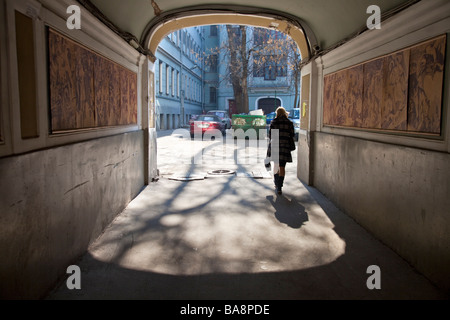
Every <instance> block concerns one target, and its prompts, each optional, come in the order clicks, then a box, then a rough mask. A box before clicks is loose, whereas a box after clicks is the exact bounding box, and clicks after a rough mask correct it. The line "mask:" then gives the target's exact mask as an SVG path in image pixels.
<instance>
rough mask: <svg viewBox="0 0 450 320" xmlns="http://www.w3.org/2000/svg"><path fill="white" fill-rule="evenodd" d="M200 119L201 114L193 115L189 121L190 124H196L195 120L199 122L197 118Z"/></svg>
mask: <svg viewBox="0 0 450 320" xmlns="http://www.w3.org/2000/svg"><path fill="white" fill-rule="evenodd" d="M198 117H200V115H199V114H193V115H192V116H191V118H190V119H189V124H191V123H192V122H194V121H195V120H197V118H198Z"/></svg>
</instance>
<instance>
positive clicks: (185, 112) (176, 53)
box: [155, 27, 205, 130]
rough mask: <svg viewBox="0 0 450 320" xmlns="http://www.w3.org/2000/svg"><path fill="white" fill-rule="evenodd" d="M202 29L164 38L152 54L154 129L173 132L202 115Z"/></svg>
mask: <svg viewBox="0 0 450 320" xmlns="http://www.w3.org/2000/svg"><path fill="white" fill-rule="evenodd" d="M204 31H205V28H203V27H192V28H186V29H182V30H178V31H176V32H173V33H171V34H170V35H168V36H167V37H165V38H164V39H163V40H162V42H161V44H160V45H159V47H158V51H157V52H156V57H157V59H158V60H157V61H156V64H155V67H156V70H155V71H156V72H155V91H156V110H155V113H156V127H157V128H158V129H160V130H168V129H175V128H179V127H182V126H185V125H186V124H187V123H189V119H190V117H191V115H194V114H201V113H203V111H204V97H203V94H204V92H203V83H204V68H203V62H202V59H201V57H202V52H203V50H204V44H205V41H204Z"/></svg>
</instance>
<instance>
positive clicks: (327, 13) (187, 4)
mask: <svg viewBox="0 0 450 320" xmlns="http://www.w3.org/2000/svg"><path fill="white" fill-rule="evenodd" d="M418 1H419V0H377V1H373V0H277V1H273V0H246V1H244V2H242V0H227V1H223V0H128V1H123V0H83V1H80V2H82V3H83V2H91V3H92V4H93V5H95V6H96V7H97V8H98V9H99V10H100V12H101V13H102V14H103V15H104V16H105V17H107V18H108V19H109V20H110V21H111V22H112V23H113V24H114V25H115V26H117V27H118V28H120V29H121V30H122V31H124V32H128V33H130V34H132V35H134V36H135V37H136V38H137V39H141V42H143V41H144V40H148V38H150V37H152V35H149V34H146V33H148V31H149V29H152V30H157V29H158V28H154V27H156V26H157V25H158V24H160V23H166V22H167V21H169V20H165V19H161V17H166V18H169V16H172V17H175V16H176V15H179V16H192V14H194V13H195V12H196V10H198V9H199V8H201V9H202V10H203V9H208V8H209V9H211V10H218V9H222V10H227V11H228V12H229V13H230V14H232V13H233V12H234V13H236V14H238V16H239V13H240V14H242V8H251V10H253V11H256V12H254V13H255V14H258V13H259V12H258V9H260V12H261V13H262V16H264V13H267V12H273V13H274V15H276V13H280V14H281V17H284V18H286V17H295V18H297V19H298V22H301V26H302V27H303V28H304V30H305V31H306V33H307V34H308V33H310V34H311V35H314V36H315V39H308V40H309V41H312V42H317V44H318V45H319V46H320V48H322V49H327V48H329V47H332V46H334V45H335V44H337V43H339V42H341V41H342V40H344V39H346V38H348V37H350V36H352V35H353V34H355V33H356V32H359V31H361V29H362V28H364V26H365V24H366V21H367V18H368V16H369V15H368V14H367V12H366V11H367V8H368V7H369V6H370V5H373V4H376V5H378V6H379V7H380V9H381V11H382V13H383V14H386V13H388V12H392V11H393V10H396V9H398V8H403V7H406V6H408V5H410V4H412V3H415V2H418ZM242 5H245V7H243V6H242ZM168 13H170V14H169V15H168ZM193 17H196V19H197V20H198V23H197V25H200V24H202V20H203V17H201V16H198V15H197V16H195V15H194V16H193ZM243 17H244V18H248V16H245V15H244V16H243ZM266 18H267V16H266ZM272 18H273V17H272ZM214 24H219V23H218V21H217V22H214ZM247 24H249V23H248V20H247ZM250 24H251V25H253V23H250ZM169 29H170V28H169ZM294 37H295V35H294ZM155 39H156V38H155ZM298 43H299V42H298ZM141 44H142V43H141ZM152 45H154V44H150V46H152ZM299 45H300V43H299Z"/></svg>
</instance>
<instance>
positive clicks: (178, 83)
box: [177, 71, 180, 97]
mask: <svg viewBox="0 0 450 320" xmlns="http://www.w3.org/2000/svg"><path fill="white" fill-rule="evenodd" d="M177 97H180V72H179V71H177Z"/></svg>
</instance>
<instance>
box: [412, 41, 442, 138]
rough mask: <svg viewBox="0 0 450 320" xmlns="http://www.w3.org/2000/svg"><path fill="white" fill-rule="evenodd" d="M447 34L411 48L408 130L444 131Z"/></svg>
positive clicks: (437, 132) (435, 132)
mask: <svg viewBox="0 0 450 320" xmlns="http://www.w3.org/2000/svg"><path fill="white" fill-rule="evenodd" d="M446 44H447V37H446V36H445V35H444V36H441V37H438V38H436V39H433V40H430V41H428V42H426V43H424V44H422V45H419V46H416V47H413V48H411V60H410V78H409V110H408V130H409V131H415V132H426V133H434V134H440V133H441V117H442V90H443V81H444V66H445V51H446V50H445V49H446Z"/></svg>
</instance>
